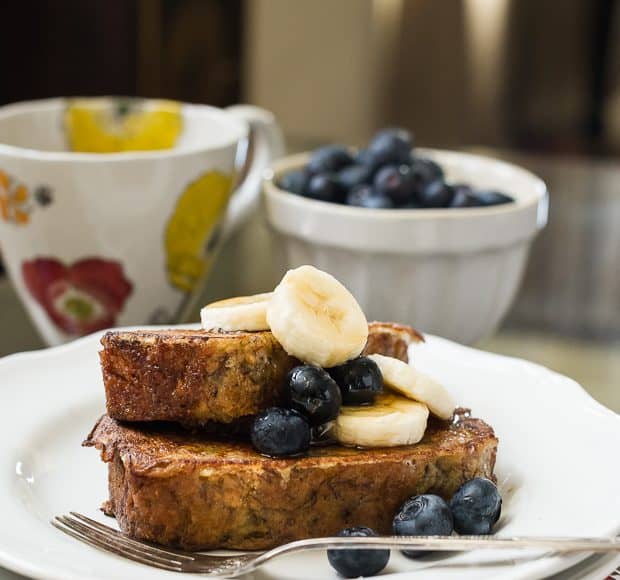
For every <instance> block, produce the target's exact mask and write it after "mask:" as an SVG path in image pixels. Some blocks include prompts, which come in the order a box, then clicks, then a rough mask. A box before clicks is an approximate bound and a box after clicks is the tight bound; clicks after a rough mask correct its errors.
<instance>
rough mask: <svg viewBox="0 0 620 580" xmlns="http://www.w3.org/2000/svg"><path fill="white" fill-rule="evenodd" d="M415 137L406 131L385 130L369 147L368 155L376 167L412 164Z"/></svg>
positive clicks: (380, 132)
mask: <svg viewBox="0 0 620 580" xmlns="http://www.w3.org/2000/svg"><path fill="white" fill-rule="evenodd" d="M412 148H413V137H412V136H411V133H409V131H406V130H405V129H383V130H382V131H379V132H378V133H377V134H376V135H375V136H374V137H373V138H372V140H371V141H370V144H369V145H368V154H369V156H370V159H371V163H372V164H373V165H374V166H375V167H382V166H383V165H408V164H410V163H411V149H412Z"/></svg>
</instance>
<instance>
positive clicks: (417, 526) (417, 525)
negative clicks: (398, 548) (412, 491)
mask: <svg viewBox="0 0 620 580" xmlns="http://www.w3.org/2000/svg"><path fill="white" fill-rule="evenodd" d="M392 527H393V530H394V534H396V535H397V536H449V535H450V534H451V533H452V528H453V522H452V512H451V511H450V508H449V507H448V504H447V503H446V502H445V501H444V500H443V499H441V498H440V497H439V496H438V495H430V494H427V495H416V496H414V497H411V498H409V499H408V500H407V501H406V502H405V503H404V504H403V505H402V506H401V507H400V510H399V511H398V513H397V514H396V515H395V516H394V521H393V522H392ZM403 554H404V555H405V556H408V557H410V558H416V557H418V556H423V555H424V554H428V551H422V550H403Z"/></svg>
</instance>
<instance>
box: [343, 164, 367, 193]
mask: <svg viewBox="0 0 620 580" xmlns="http://www.w3.org/2000/svg"><path fill="white" fill-rule="evenodd" d="M372 174H373V171H372V168H371V167H370V166H369V165H349V166H348V167H345V168H344V169H341V170H340V171H339V172H338V182H339V183H340V186H341V187H342V188H343V189H346V190H347V191H349V190H351V189H353V188H354V187H357V186H358V185H362V184H364V183H369V182H370V181H371V179H372Z"/></svg>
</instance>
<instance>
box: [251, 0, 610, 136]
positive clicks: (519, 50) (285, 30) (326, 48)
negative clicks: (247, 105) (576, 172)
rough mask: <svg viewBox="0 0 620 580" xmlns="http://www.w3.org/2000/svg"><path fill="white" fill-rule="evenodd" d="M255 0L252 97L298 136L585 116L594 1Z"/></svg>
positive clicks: (569, 131)
mask: <svg viewBox="0 0 620 580" xmlns="http://www.w3.org/2000/svg"><path fill="white" fill-rule="evenodd" d="M246 6H247V12H246V23H245V24H246V35H245V38H246V45H245V59H244V61H245V66H246V70H245V75H244V79H245V97H246V99H247V100H249V101H251V102H254V103H257V104H259V105H262V106H264V107H266V108H269V109H272V110H273V111H274V112H275V113H276V115H277V116H278V118H279V119H280V122H281V123H282V125H283V127H284V129H285V132H286V133H287V134H288V135H289V136H292V137H294V138H300V139H302V140H303V139H305V140H306V141H308V142H312V141H323V140H335V141H346V142H350V143H360V142H363V141H364V140H365V139H367V138H368V137H369V136H370V134H371V133H372V132H373V131H374V130H376V129H377V128H379V127H381V126H385V125H394V124H398V125H403V126H406V127H408V128H410V129H412V130H413V131H414V133H415V134H416V137H417V141H418V142H419V143H421V144H427V145H438V146H448V147H454V146H460V145H467V144H485V145H491V146H507V145H508V146H510V145H512V144H514V141H511V140H510V139H511V138H513V137H514V136H515V135H524V134H525V135H530V136H534V137H533V141H536V139H540V137H541V136H542V137H543V138H545V136H546V135H547V134H548V133H554V132H555V133H557V134H558V135H560V138H561V137H562V136H563V135H578V134H579V131H580V128H581V127H582V126H583V116H584V111H585V108H586V106H587V87H588V82H589V79H590V74H589V71H590V67H591V64H590V61H589V58H590V55H589V48H590V47H589V45H588V43H589V42H590V41H589V39H588V34H589V32H588V31H589V30H590V28H589V27H590V23H589V22H588V21H587V18H588V15H589V14H590V11H588V4H587V2H586V1H585V0H584V1H572V0H571V1H569V2H566V3H563V4H562V10H558V3H557V2H556V1H555V0H519V1H516V0H249V1H248V2H247V4H246ZM618 102H620V99H618ZM610 110H612V109H610ZM618 110H620V105H618V106H616V107H614V108H613V110H612V111H613V112H611V116H613V117H616V116H617V117H618V118H620V116H619V115H618V114H617V111H618ZM617 125H618V126H620V121H619V122H618V123H617ZM619 131H620V130H619Z"/></svg>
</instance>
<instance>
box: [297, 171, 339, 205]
mask: <svg viewBox="0 0 620 580" xmlns="http://www.w3.org/2000/svg"><path fill="white" fill-rule="evenodd" d="M344 194H345V192H344V190H343V189H342V187H341V186H340V183H339V182H338V178H337V177H336V175H335V174H333V173H319V174H318V175H313V176H312V177H311V178H310V182H309V183H308V187H307V188H306V197H309V198H311V199H318V200H320V201H331V202H333V203H341V202H342V201H343V199H344Z"/></svg>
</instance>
